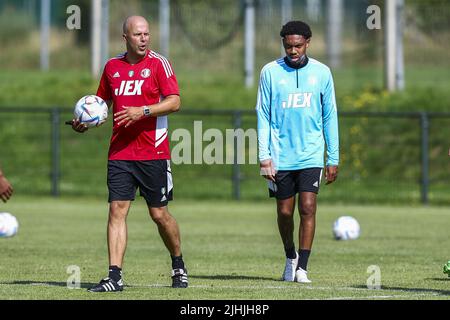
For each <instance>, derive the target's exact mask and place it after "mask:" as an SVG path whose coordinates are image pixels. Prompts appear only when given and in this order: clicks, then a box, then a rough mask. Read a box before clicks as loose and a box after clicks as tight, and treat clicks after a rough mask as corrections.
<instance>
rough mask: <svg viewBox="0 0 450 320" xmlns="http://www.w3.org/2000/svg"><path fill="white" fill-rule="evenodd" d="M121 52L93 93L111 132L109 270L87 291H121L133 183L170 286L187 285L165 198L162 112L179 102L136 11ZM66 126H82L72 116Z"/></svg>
mask: <svg viewBox="0 0 450 320" xmlns="http://www.w3.org/2000/svg"><path fill="white" fill-rule="evenodd" d="M123 38H124V40H125V42H126V47H127V52H126V53H124V54H121V55H119V56H117V57H115V58H113V59H111V60H109V61H108V62H107V63H106V65H105V68H104V70H103V75H102V78H101V80H100V85H99V87H98V90H97V96H99V97H101V98H102V99H103V100H105V101H106V102H107V103H108V105H110V104H111V102H112V104H113V114H114V116H113V122H114V125H113V133H112V136H111V143H110V148H109V154H108V190H109V200H108V201H109V202H110V207H109V219H108V252H109V275H108V277H107V278H105V279H102V280H101V281H100V283H99V284H97V285H95V286H94V287H92V288H90V289H89V291H91V292H106V291H122V290H123V281H122V262H123V257H124V254H125V249H126V244H127V225H126V217H127V214H128V210H129V208H130V204H131V201H133V200H134V198H135V194H136V189H137V188H138V187H139V190H140V194H141V196H142V197H144V199H145V200H146V202H147V206H148V209H149V213H150V216H151V218H152V219H153V221H154V222H155V223H156V224H157V226H158V231H159V234H160V236H161V238H162V240H163V242H164V244H165V246H166V247H167V249H168V251H169V252H170V256H171V258H172V287H174V288H186V287H187V286H188V279H187V270H186V267H185V265H184V262H183V258H182V254H181V247H180V232H179V229H178V224H177V222H176V220H175V219H174V218H173V217H172V216H171V215H170V213H169V211H168V208H167V204H168V201H169V200H172V188H173V184H172V174H171V169H170V150H169V138H168V127H167V115H168V114H170V113H172V112H176V111H178V110H179V108H180V96H179V89H178V83H177V79H176V77H175V73H174V72H173V69H172V66H171V64H170V63H169V61H168V60H167V59H166V58H164V57H163V56H161V55H159V54H157V53H156V52H154V51H152V50H149V49H148V45H149V40H150V33H149V26H148V22H147V20H146V19H145V18H143V17H141V16H131V17H128V18H127V19H126V20H125V22H124V24H123ZM72 128H73V129H74V130H75V131H77V132H84V131H86V130H87V127H86V126H85V125H83V124H80V122H79V121H78V120H76V119H74V120H73V121H72Z"/></svg>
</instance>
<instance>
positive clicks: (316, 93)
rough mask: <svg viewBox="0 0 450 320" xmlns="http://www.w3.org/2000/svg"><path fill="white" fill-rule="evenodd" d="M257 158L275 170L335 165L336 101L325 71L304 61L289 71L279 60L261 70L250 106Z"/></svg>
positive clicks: (336, 145) (317, 64)
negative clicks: (254, 101)
mask: <svg viewBox="0 0 450 320" xmlns="http://www.w3.org/2000/svg"><path fill="white" fill-rule="evenodd" d="M256 113H257V120H258V157H259V160H260V161H263V160H267V159H272V162H273V163H274V167H275V169H276V170H300V169H306V168H313V167H324V158H325V157H324V152H325V145H326V165H327V166H337V165H338V164H339V133H338V115H337V106H336V97H335V92H334V84H333V77H332V75H331V71H330V69H329V68H328V67H327V66H326V65H324V64H323V63H320V62H319V61H317V60H315V59H312V58H309V59H308V63H307V64H306V65H305V66H303V67H301V68H299V69H295V68H292V67H290V66H289V65H287V64H286V62H285V61H284V59H283V58H280V59H278V60H275V61H272V62H270V63H268V64H266V65H265V66H264V67H263V68H262V70H261V76H260V81H259V87H258V96H257V104H256Z"/></svg>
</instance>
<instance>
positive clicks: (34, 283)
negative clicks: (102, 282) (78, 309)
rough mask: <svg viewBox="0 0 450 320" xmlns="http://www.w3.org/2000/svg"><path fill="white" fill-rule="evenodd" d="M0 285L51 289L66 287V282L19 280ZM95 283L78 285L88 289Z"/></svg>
mask: <svg viewBox="0 0 450 320" xmlns="http://www.w3.org/2000/svg"><path fill="white" fill-rule="evenodd" d="M0 284H18V285H24V286H37V287H39V286H52V287H67V282H57V281H32V280H21V281H11V282H0ZM96 284H97V283H91V282H86V283H80V288H86V289H87V288H90V287H92V286H94V285H96Z"/></svg>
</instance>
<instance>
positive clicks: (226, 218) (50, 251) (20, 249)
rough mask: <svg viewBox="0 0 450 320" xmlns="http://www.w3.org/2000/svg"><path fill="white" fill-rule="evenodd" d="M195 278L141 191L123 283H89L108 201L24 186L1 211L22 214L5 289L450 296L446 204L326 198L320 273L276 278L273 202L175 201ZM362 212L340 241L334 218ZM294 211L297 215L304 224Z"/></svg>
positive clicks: (100, 272) (225, 296) (0, 281)
mask: <svg viewBox="0 0 450 320" xmlns="http://www.w3.org/2000/svg"><path fill="white" fill-rule="evenodd" d="M170 210H171V212H172V214H173V215H174V216H175V217H176V219H177V221H178V222H179V224H180V228H181V233H182V247H183V254H184V257H185V261H186V263H187V267H188V270H189V275H190V279H189V280H190V287H189V288H188V289H183V290H175V289H172V288H170V287H169V286H170V277H169V272H170V258H169V255H168V253H167V251H166V250H165V248H164V246H163V243H162V241H161V239H160V238H159V236H158V232H157V229H156V227H155V225H154V224H153V222H152V221H151V220H150V219H149V217H148V214H147V211H146V207H145V205H144V203H143V201H142V199H139V201H137V202H136V203H134V204H133V206H132V209H131V211H130V215H129V218H128V226H129V235H128V236H129V239H128V250H127V253H126V256H125V265H124V280H125V285H126V286H125V291H124V292H121V293H109V294H108V293H106V294H92V293H88V292H87V291H86V288H87V287H89V286H91V285H92V284H94V283H96V282H98V281H99V280H100V278H102V277H104V276H105V273H106V270H107V248H106V220H107V203H106V201H103V199H88V198H81V199H80V198H61V199H53V198H38V197H34V198H28V197H23V196H20V195H15V197H14V198H12V199H11V200H10V201H9V202H8V203H7V204H2V205H1V210H0V211H7V212H11V213H12V214H14V215H15V216H16V217H17V218H18V220H19V222H20V229H19V232H18V234H17V235H16V236H15V237H12V238H3V239H0V252H1V262H0V299H2V300H3V299H27V300H28V299H50V300H57V299H64V300H65V299H81V300H84V299H119V300H122V299H158V300H179V299H182V300H184V299H186V300H191V299H195V300H205V299H209V300H216V299H219V300H232V299H233V300H234V299H244V300H254V299H258V300H259V299H268V300H298V299H376V300H378V299H383V300H384V299H449V298H450V289H449V284H450V278H449V277H447V276H446V275H445V274H443V273H442V267H443V265H444V263H445V262H446V261H447V260H450V256H449V251H448V245H447V244H448V236H449V234H448V230H450V220H449V219H448V214H449V212H448V207H447V208H444V207H441V208H439V207H429V208H426V207H392V206H351V205H346V206H341V205H326V206H325V205H320V202H319V208H318V217H317V219H318V221H317V231H316V238H315V243H314V247H313V253H312V255H311V257H310V263H309V274H310V279H311V280H312V281H313V282H312V284H311V285H301V284H297V283H285V282H281V281H280V280H279V278H280V276H281V273H282V269H283V267H284V254H283V250H282V246H281V241H280V239H279V235H278V231H277V228H276V220H275V215H274V203H273V202H272V201H269V200H267V201H259V202H241V203H240V202H230V201H222V202H220V201H213V200H209V201H204V202H198V201H174V202H173V203H171V205H170ZM341 215H352V216H354V217H356V218H357V219H358V221H359V222H360V225H361V229H362V233H361V237H360V238H359V239H358V240H354V241H336V240H334V239H333V237H332V233H331V226H332V223H333V221H334V220H335V219H336V218H337V217H339V216H341ZM298 220H299V219H298V217H296V227H297V225H298ZM71 265H75V266H78V267H79V268H80V271H81V273H80V276H81V278H80V280H81V289H69V288H68V287H67V281H68V279H69V277H70V276H71V274H70V273H68V272H67V271H68V267H69V266H71ZM372 265H376V266H378V267H379V268H380V271H381V289H380V290H374V289H371V290H370V289H368V288H367V280H368V278H369V277H370V276H371V273H368V272H367V270H368V268H369V266H372Z"/></svg>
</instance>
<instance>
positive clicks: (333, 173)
mask: <svg viewBox="0 0 450 320" xmlns="http://www.w3.org/2000/svg"><path fill="white" fill-rule="evenodd" d="M337 176H338V166H327V167H326V168H325V179H326V180H327V182H326V183H325V184H330V183H333V182H334V181H335V180H336V179H337Z"/></svg>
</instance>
